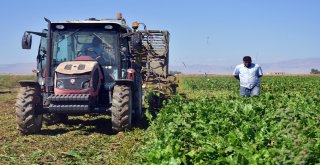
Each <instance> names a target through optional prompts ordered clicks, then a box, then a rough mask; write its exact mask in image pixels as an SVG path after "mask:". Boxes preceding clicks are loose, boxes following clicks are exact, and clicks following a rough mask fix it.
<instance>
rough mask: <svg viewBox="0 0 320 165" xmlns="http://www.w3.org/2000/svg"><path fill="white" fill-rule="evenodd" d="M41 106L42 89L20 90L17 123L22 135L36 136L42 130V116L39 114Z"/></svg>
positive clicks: (26, 88)
mask: <svg viewBox="0 0 320 165" xmlns="http://www.w3.org/2000/svg"><path fill="white" fill-rule="evenodd" d="M41 104H42V102H41V93H40V88H38V87H34V86H25V87H21V88H20V92H19V94H18V96H17V101H16V123H17V126H18V129H19V131H20V132H21V133H22V134H34V133H37V132H39V131H40V130H41V127H42V114H37V110H39V108H41Z"/></svg>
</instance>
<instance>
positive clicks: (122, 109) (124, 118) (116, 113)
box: [111, 85, 132, 133]
mask: <svg viewBox="0 0 320 165" xmlns="http://www.w3.org/2000/svg"><path fill="white" fill-rule="evenodd" d="M131 118H132V92H131V87H130V86H126V85H116V86H114V89H113V96H112V107H111V121H112V130H113V131H114V132H116V133H118V132H121V131H125V130H128V129H130V128H131Z"/></svg>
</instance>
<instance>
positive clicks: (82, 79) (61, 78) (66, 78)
mask: <svg viewBox="0 0 320 165" xmlns="http://www.w3.org/2000/svg"><path fill="white" fill-rule="evenodd" d="M90 79H91V76H90V72H89V73H85V74H76V75H73V74H62V73H57V79H56V85H55V86H56V88H58V89H69V90H81V89H84V83H86V82H89V81H90Z"/></svg>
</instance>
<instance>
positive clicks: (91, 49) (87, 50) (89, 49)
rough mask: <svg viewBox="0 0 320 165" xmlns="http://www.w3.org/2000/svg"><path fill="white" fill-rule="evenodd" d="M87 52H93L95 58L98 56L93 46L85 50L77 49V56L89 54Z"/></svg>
mask: <svg viewBox="0 0 320 165" xmlns="http://www.w3.org/2000/svg"><path fill="white" fill-rule="evenodd" d="M88 52H92V53H94V54H95V56H96V57H95V58H97V57H98V56H99V54H98V53H97V52H96V51H95V50H94V48H86V49H85V50H80V51H78V53H77V56H80V55H88V54H89V53H88ZM88 56H89V55H88Z"/></svg>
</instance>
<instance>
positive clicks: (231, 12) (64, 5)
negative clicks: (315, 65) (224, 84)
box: [0, 0, 320, 66]
mask: <svg viewBox="0 0 320 165" xmlns="http://www.w3.org/2000/svg"><path fill="white" fill-rule="evenodd" d="M1 8H2V9H1V10H0V20H1V22H2V23H1V31H0V35H1V36H2V37H1V40H0V50H1V55H0V56H1V59H2V60H1V61H0V64H11V63H26V62H34V61H35V57H36V51H37V48H38V38H37V36H33V45H32V50H23V49H21V37H22V34H23V32H24V31H26V30H32V31H41V30H42V29H43V28H45V27H46V22H45V21H44V20H43V17H47V18H49V19H50V20H52V21H62V20H77V19H86V18H90V17H95V18H98V19H100V18H113V17H115V15H116V13H117V12H122V13H123V17H124V18H126V20H127V23H128V24H129V25H131V23H132V22H133V21H139V22H143V23H145V24H146V25H147V27H148V29H159V30H169V32H170V33H171V38H170V63H171V65H182V62H184V63H185V64H187V65H193V64H205V65H210V64H218V65H227V66H234V65H236V64H238V63H241V60H242V57H243V56H245V55H250V56H252V57H253V60H254V62H257V63H268V62H276V61H282V60H287V59H297V58H320V44H319V43H320V1H319V0H305V1H302V0H219V1H218V0H197V1H173V0H161V1H151V0H149V1H148V0H135V1H133V0H127V1H124V0H91V1H84V0H54V1H43V0H42V1H40V0H29V1H18V0H11V1H3V2H2V4H1Z"/></svg>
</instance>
